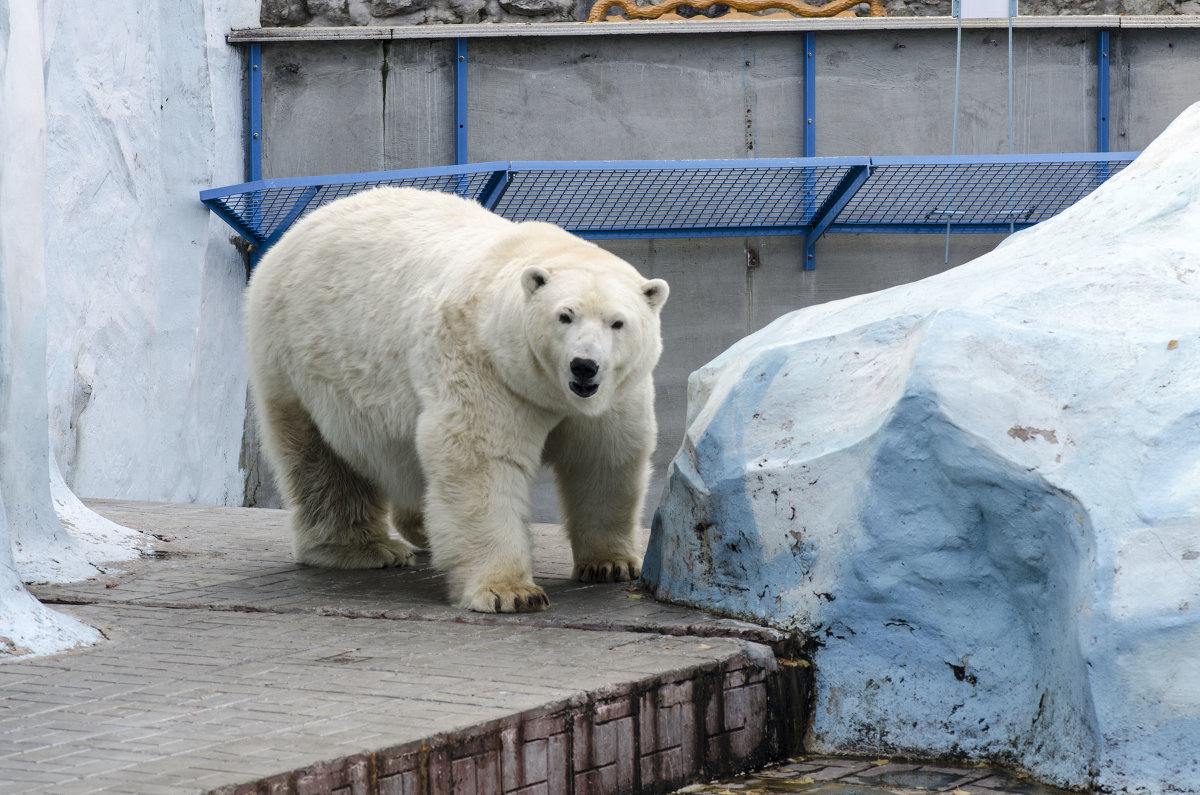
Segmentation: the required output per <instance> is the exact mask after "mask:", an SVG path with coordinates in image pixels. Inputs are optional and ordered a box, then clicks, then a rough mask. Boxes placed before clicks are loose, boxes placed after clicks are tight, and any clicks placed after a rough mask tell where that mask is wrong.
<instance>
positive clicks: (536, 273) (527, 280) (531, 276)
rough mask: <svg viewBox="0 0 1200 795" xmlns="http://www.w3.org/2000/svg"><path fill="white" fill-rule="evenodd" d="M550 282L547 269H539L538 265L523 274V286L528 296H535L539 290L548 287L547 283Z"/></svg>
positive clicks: (530, 267) (532, 266) (527, 269)
mask: <svg viewBox="0 0 1200 795" xmlns="http://www.w3.org/2000/svg"><path fill="white" fill-rule="evenodd" d="M548 281H550V274H549V273H547V272H546V269H545V268H539V267H538V266H536V265H531V266H529V267H528V268H526V269H525V270H524V272H522V273H521V285H522V286H523V287H524V288H525V294H526V295H533V294H534V293H536V292H537V291H538V290H539V289H541V288H542V287H545V286H546V282H548Z"/></svg>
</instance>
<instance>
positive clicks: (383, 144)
mask: <svg viewBox="0 0 1200 795" xmlns="http://www.w3.org/2000/svg"><path fill="white" fill-rule="evenodd" d="M391 46H392V43H391V42H390V41H383V42H381V43H380V50H381V52H382V55H383V61H382V63H381V64H380V65H379V88H380V93H381V94H382V97H381V100H380V103H379V104H380V107H381V108H382V109H383V110H382V118H381V119H380V124H379V137H380V140H379V163H380V168H385V169H386V168H387V167H388V162H387V121H388V117H387V84H388V72H390V71H391V70H392V67H391V65H390V64H389V63H388V57H389V56H390V55H391Z"/></svg>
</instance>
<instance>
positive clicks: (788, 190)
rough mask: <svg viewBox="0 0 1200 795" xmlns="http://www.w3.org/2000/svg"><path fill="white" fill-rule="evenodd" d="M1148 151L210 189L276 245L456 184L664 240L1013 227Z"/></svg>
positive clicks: (515, 214)
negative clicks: (368, 200)
mask: <svg viewBox="0 0 1200 795" xmlns="http://www.w3.org/2000/svg"><path fill="white" fill-rule="evenodd" d="M1134 157H1136V153H1134V152H1118V153H1112V154H1055V155H1009V156H984V157H873V158H868V157H808V158H779V159H760V160H654V161H600V162H570V161H561V162H559V161H555V162H521V161H516V162H495V163H476V164H468V165H457V166H443V167H436V168H422V169H405V170H401V171H380V172H373V173H366V174H339V175H334V176H326V177H303V178H297V179H267V180H256V181H253V182H248V183H244V184H242V185H233V186H230V187H226V188H214V189H211V190H206V191H202V192H201V194H200V198H201V200H202V201H203V202H204V203H205V204H207V205H208V206H209V207H210V208H212V210H213V212H215V213H216V214H217V215H219V216H220V217H221V218H222V219H224V220H225V221H226V222H227V223H229V224H230V226H232V227H233V228H234V229H236V230H237V231H238V233H239V234H241V235H242V236H243V237H245V238H246V239H247V240H249V241H250V242H251V243H253V244H254V245H255V246H256V247H258V250H259V253H261V252H262V251H265V250H266V249H268V248H270V246H271V245H272V244H273V243H274V242H275V241H276V240H278V239H279V237H280V236H281V235H282V234H283V233H284V232H285V231H286V230H287V228H288V227H289V226H290V225H291V224H293V223H294V222H295V221H296V220H297V219H298V218H300V217H302V216H303V215H304V214H306V213H308V212H311V211H312V210H314V209H316V208H317V207H320V206H322V205H324V204H328V203H329V202H331V201H333V200H335V199H337V198H340V197H342V196H349V195H352V194H354V193H358V192H360V191H363V190H369V189H371V188H376V187H380V186H385V185H396V186H408V187H415V188H423V189H426V190H437V191H444V192H448V193H457V194H459V195H460V196H464V197H466V198H470V199H473V200H475V201H477V202H479V203H480V204H482V205H484V206H485V207H488V208H489V209H492V210H494V211H495V212H497V213H499V214H500V215H502V216H504V217H506V218H509V219H511V220H514V221H535V220H536V221H548V222H551V223H555V224H558V225H559V226H562V227H564V228H566V229H568V230H570V231H571V232H574V233H576V234H578V235H580V236H582V237H588V238H593V239H606V238H662V237H721V236H735V235H736V236H741V235H804V236H805V237H806V249H807V257H806V262H805V267H806V268H810V267H812V261H813V259H812V258H813V246H814V245H815V244H816V241H817V240H818V239H819V238H820V237H821V235H822V234H823V233H825V232H900V233H923V232H944V231H945V230H946V225H947V223H949V224H950V226H951V228H952V229H954V230H955V231H958V232H976V233H978V232H1008V231H1009V230H1010V229H1023V228H1025V227H1028V226H1032V225H1033V224H1036V223H1038V222H1039V221H1043V220H1045V219H1046V218H1049V217H1051V216H1053V215H1056V214H1057V213H1059V212H1061V211H1062V210H1064V209H1066V208H1067V207H1069V206H1070V205H1072V204H1074V203H1075V202H1076V201H1078V200H1079V199H1081V198H1083V197H1084V196H1086V195H1087V194H1088V193H1090V192H1091V191H1092V190H1094V189H1095V188H1096V187H1098V186H1099V185H1100V184H1101V183H1102V182H1104V181H1105V180H1106V179H1108V178H1109V177H1110V176H1112V175H1113V174H1115V173H1117V172H1118V171H1120V170H1121V169H1122V168H1124V167H1125V166H1126V165H1128V164H1129V163H1130V162H1132V161H1133V159H1134Z"/></svg>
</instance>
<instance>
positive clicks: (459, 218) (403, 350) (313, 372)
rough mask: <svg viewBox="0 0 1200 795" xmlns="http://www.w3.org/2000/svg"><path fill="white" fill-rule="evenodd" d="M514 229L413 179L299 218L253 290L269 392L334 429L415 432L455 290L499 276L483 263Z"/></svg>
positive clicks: (259, 369)
mask: <svg viewBox="0 0 1200 795" xmlns="http://www.w3.org/2000/svg"><path fill="white" fill-rule="evenodd" d="M515 228H516V225H515V224H513V223H511V222H509V221H506V220H504V219H502V218H499V217H498V216H496V215H494V214H492V213H490V212H488V211H487V210H484V209H483V208H482V207H480V206H479V205H477V204H475V203H474V202H471V201H468V200H465V199H460V198H458V197H455V196H451V195H446V194H439V193H433V192H429V191H418V190H412V189H404V188H381V189H376V190H369V191H364V192H363V193H360V194H357V195H355V196H352V197H349V198H346V199H341V200H338V201H336V202H332V203H330V204H328V205H326V206H325V207H322V208H320V209H319V210H316V211H314V212H313V213H311V214H310V215H309V216H307V217H305V218H304V219H302V220H301V221H299V222H298V223H296V224H295V225H293V227H292V228H291V229H290V230H289V231H288V232H287V233H286V234H285V235H284V236H283V237H282V238H281V239H280V240H279V242H278V243H276V244H275V246H273V247H272V248H271V250H270V251H268V252H267V253H266V254H265V255H264V256H263V258H262V260H261V261H260V263H259V264H258V266H257V268H256V269H255V271H254V274H253V276H252V277H251V279H250V285H249V287H248V288H247V294H246V330H247V354H248V358H249V364H250V373H251V381H252V383H253V384H254V386H255V391H256V394H257V395H258V396H259V399H262V398H263V397H264V396H266V395H272V396H280V395H284V394H290V395H295V396H296V397H297V398H298V399H300V400H301V401H302V402H303V403H304V404H305V405H306V406H307V407H308V410H309V411H310V412H311V413H312V414H313V416H314V418H315V419H317V421H318V425H319V426H321V427H322V430H323V431H326V430H330V431H331V435H334V436H337V435H341V434H337V433H332V426H333V425H335V424H341V423H342V422H343V421H344V420H345V419H346V418H347V417H350V416H355V417H358V418H360V419H362V420H363V421H364V422H370V423H372V424H374V425H375V426H376V427H380V426H387V427H390V428H392V429H393V430H394V431H395V432H396V433H404V432H406V431H405V430H404V429H405V428H407V427H408V426H409V425H410V424H411V422H412V421H413V417H414V416H415V415H414V414H413V412H415V411H416V407H417V405H418V403H419V400H420V398H419V397H418V396H419V394H420V393H421V389H422V385H421V383H420V382H419V381H420V379H421V378H422V374H423V373H428V372H429V371H430V367H431V362H430V361H427V359H428V357H429V356H431V355H433V354H432V352H431V351H430V349H429V345H428V342H429V340H430V339H432V338H434V329H435V328H436V327H437V322H438V318H437V313H438V312H439V307H440V306H442V305H443V304H444V300H443V299H444V297H445V293H446V291H452V290H455V289H474V285H477V284H479V283H481V282H482V283H487V282H489V281H490V280H491V279H490V278H489V277H486V276H481V275H480V274H479V273H477V271H478V270H480V269H486V268H487V267H488V262H489V258H488V257H487V256H486V252H487V251H489V250H491V248H492V247H494V246H495V245H496V241H497V240H498V239H500V240H502V239H503V238H504V237H505V236H506V235H508V234H509V233H510V231H511V230H513V229H515ZM384 406H388V408H387V409H384V408H383V407H384ZM323 407H324V408H323ZM352 407H353V408H352ZM380 411H383V412H384V413H385V414H386V416H385V415H384V414H380V413H379V412H380ZM327 426H329V428H327ZM345 435H347V436H353V435H354V434H352V433H351V432H349V431H347V432H346V434H345ZM339 452H342V453H343V455H347V456H348V457H349V451H339Z"/></svg>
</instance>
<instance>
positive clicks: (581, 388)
mask: <svg viewBox="0 0 1200 795" xmlns="http://www.w3.org/2000/svg"><path fill="white" fill-rule="evenodd" d="M599 388H600V385H599V384H594V383H591V382H590V381H589V382H583V381H572V382H571V391H572V392H574V393H575V394H576V395H579V397H581V398H590V397H591V396H592V395H594V394H596V390H597V389H599Z"/></svg>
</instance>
